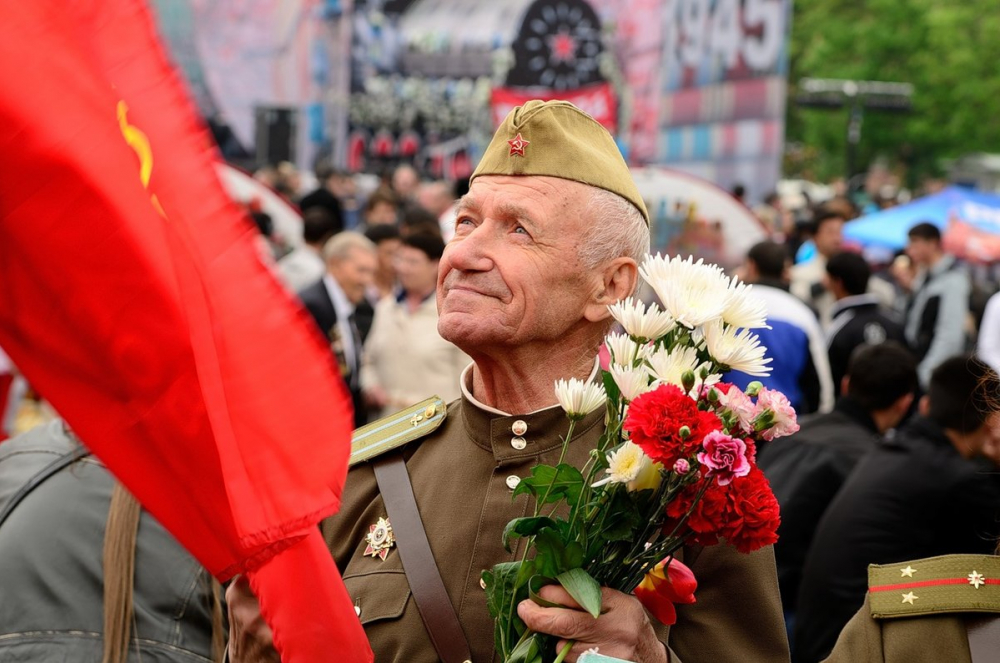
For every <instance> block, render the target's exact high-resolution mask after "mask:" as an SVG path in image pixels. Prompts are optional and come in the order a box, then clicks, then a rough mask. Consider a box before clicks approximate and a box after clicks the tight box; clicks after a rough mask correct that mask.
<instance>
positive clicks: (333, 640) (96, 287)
mask: <svg viewBox="0 0 1000 663" xmlns="http://www.w3.org/2000/svg"><path fill="white" fill-rule="evenodd" d="M0 90H2V93H0V94H2V96H0V154H2V155H3V156H2V158H0V346H2V347H3V348H4V349H5V350H6V351H7V352H8V354H10V356H11V358H12V359H13V361H14V363H15V364H16V365H17V366H18V367H19V368H20V369H21V370H22V371H23V372H24V373H25V375H26V376H27V377H28V378H29V380H30V381H31V382H32V383H33V385H34V386H36V387H37V388H38V389H39V390H40V391H41V393H42V394H44V395H45V396H46V398H48V399H49V400H50V401H51V402H52V403H53V405H54V406H55V407H56V409H57V410H58V411H59V412H60V414H61V415H62V416H64V417H65V418H66V420H67V421H68V422H69V424H70V425H71V426H72V427H73V428H74V430H75V431H76V432H77V433H78V435H79V436H80V437H81V439H82V440H84V442H85V443H86V444H87V446H88V447H90V448H91V449H92V450H93V451H94V452H95V453H96V454H97V455H98V456H99V457H100V458H101V459H102V460H104V462H105V463H106V464H107V465H108V467H109V468H110V469H111V470H112V471H113V472H114V473H115V474H116V475H117V476H118V478H119V479H120V480H122V482H123V483H125V485H126V486H127V487H128V488H129V490H131V491H132V492H133V493H134V494H135V495H136V497H138V498H139V500H140V501H141V502H142V503H143V504H144V505H145V506H146V507H147V508H148V509H149V510H150V511H151V512H152V513H153V514H154V515H155V516H156V517H157V518H158V519H159V520H160V521H161V522H162V523H163V524H164V526H166V527H167V528H168V529H169V530H170V531H171V532H172V533H173V534H174V535H175V536H176V537H177V538H178V540H180V541H181V543H183V544H184V545H185V546H186V547H187V548H188V549H189V550H190V551H191V552H192V553H193V554H194V555H195V556H196V557H197V558H198V559H199V560H200V561H201V562H202V563H203V564H204V565H205V566H206V567H207V568H208V569H209V570H210V571H211V572H212V573H213V574H215V575H216V576H218V577H220V578H226V577H228V576H231V575H232V574H234V573H237V572H241V571H250V572H252V573H254V574H255V575H256V576H257V578H256V580H257V582H256V587H257V588H258V590H259V591H260V593H261V596H260V598H261V603H262V606H263V611H264V614H265V616H266V617H267V618H268V619H269V623H271V625H272V627H273V628H274V629H275V640H276V642H278V643H279V644H281V645H282V646H283V651H282V654H283V656H284V660H285V661H293V663H294V662H304V661H319V660H329V656H330V653H331V652H336V653H337V654H338V660H345V661H355V660H356V661H362V660H371V653H370V649H369V648H368V645H367V641H366V640H365V638H364V634H363V631H362V629H361V627H360V624H359V623H358V620H357V618H356V616H355V614H354V610H353V607H352V606H351V604H350V601H349V598H348V597H347V593H346V590H344V588H343V586H342V583H341V581H340V579H339V576H338V575H337V574H336V569H335V567H334V566H333V564H332V562H331V561H330V560H329V555H328V554H326V556H325V558H324V556H323V554H321V552H322V553H325V549H323V548H322V542H321V540H320V539H319V534H318V530H317V528H316V523H317V522H318V520H319V519H320V518H321V517H323V516H326V515H328V514H330V513H332V512H333V511H335V510H336V508H337V506H338V504H339V496H340V493H341V490H342V488H343V481H344V477H345V475H346V463H347V456H348V453H349V447H350V444H349V443H350V423H349V422H350V421H351V415H350V404H349V399H348V396H347V393H346V390H345V388H344V386H343V384H342V382H341V381H340V380H339V378H338V377H337V375H336V369H335V366H334V365H333V363H332V359H331V356H330V353H329V351H328V349H327V348H326V347H325V344H324V342H323V340H322V338H321V337H320V335H319V334H318V333H317V332H316V331H315V329H314V328H313V323H312V321H311V319H309V318H308V315H307V314H306V313H305V311H304V310H303V309H302V308H301V307H300V306H298V305H297V303H296V302H294V301H293V300H292V298H291V297H290V296H289V295H288V294H287V293H286V292H285V291H284V290H283V288H282V287H281V285H280V284H279V283H278V282H277V281H276V280H275V279H274V278H273V276H272V275H271V273H270V270H269V269H268V267H267V266H266V265H265V264H264V262H263V259H262V257H261V254H260V252H259V250H258V245H257V243H256V242H257V237H256V230H255V229H254V228H253V227H252V225H251V224H250V223H249V222H248V221H247V220H246V219H245V218H244V217H243V216H242V215H241V214H240V213H239V212H238V211H237V209H236V208H235V206H234V205H233V204H232V203H231V202H230V201H229V200H228V199H227V198H226V196H225V194H224V192H223V190H222V188H221V186H220V184H219V183H218V180H217V179H216V175H215V172H214V169H213V165H212V164H213V159H214V158H215V152H214V149H213V148H212V146H211V141H210V138H209V136H208V134H207V132H206V131H205V129H204V127H203V125H202V124H201V123H200V121H199V120H198V119H197V117H196V115H195V112H194V110H193V108H192V105H191V104H190V102H189V100H188V97H187V95H186V93H185V91H184V88H183V85H182V84H181V83H180V81H179V79H178V77H177V75H176V74H175V73H174V71H173V70H172V69H171V68H170V67H169V65H168V63H167V61H166V58H165V56H164V53H163V51H162V49H161V47H160V46H159V44H158V42H157V39H156V34H155V29H154V26H153V22H152V20H151V17H150V15H149V12H148V9H147V8H146V7H145V5H144V3H142V2H140V1H139V0H104V1H100V0H91V1H89V2H88V1H87V0H84V1H82V2H73V3H63V2H56V1H55V0H31V2H13V3H4V5H3V7H2V9H0ZM282 551H286V553H287V554H286V553H282ZM276 555H277V556H278V558H277V559H276V558H275V556H276ZM289 560H294V564H293V563H291V562H290V561H289ZM269 564H273V565H272V566H268V565H269ZM291 566H294V567H295V568H296V572H297V577H295V578H294V582H290V581H289V580H290V579H289V578H288V576H287V573H288V572H289V568H290V567H291ZM313 571H314V573H313ZM308 578H311V579H312V580H311V584H310V583H309V582H305V581H306V580H307V579H308ZM253 581H254V579H253V578H252V582H253ZM318 587H319V588H322V589H321V590H319V591H317V588H318ZM316 594H318V595H320V596H322V597H324V600H322V601H318V602H317V603H316V609H315V610H314V611H313V612H312V613H311V614H310V615H309V616H308V619H306V618H305V616H304V615H302V614H295V611H301V610H302V609H303V608H304V607H307V606H309V605H310V603H309V600H310V597H311V596H313V595H316ZM305 622H308V627H306V626H303V627H299V626H298V625H299V624H300V623H305Z"/></svg>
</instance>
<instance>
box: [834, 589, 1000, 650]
mask: <svg viewBox="0 0 1000 663" xmlns="http://www.w3.org/2000/svg"><path fill="white" fill-rule="evenodd" d="M984 619H989V620H993V621H995V622H1000V616H998V615H985V616H984V615H982V614H978V613H957V614H941V615H924V616H921V617H914V618H911V619H892V620H881V619H876V618H875V617H873V616H872V613H871V608H870V607H869V603H868V598H867V597H866V598H865V604H864V606H862V608H861V610H859V611H858V613H857V614H855V615H854V617H853V618H852V619H851V621H849V622H848V623H847V626H845V627H844V630H843V631H841V633H840V638H839V639H838V640H837V646H836V647H834V648H833V652H831V653H830V656H829V658H827V659H826V661H825V662H824V663H974V662H973V660H972V655H971V654H970V652H969V636H968V625H969V623H970V622H972V621H980V620H984ZM991 626H992V627H994V628H995V627H996V626H997V625H996V624H993V625H991ZM997 656H998V657H1000V651H998V652H997ZM991 660H997V659H996V658H994V659H991ZM975 663H978V662H975Z"/></svg>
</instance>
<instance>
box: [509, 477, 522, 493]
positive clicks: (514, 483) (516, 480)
mask: <svg viewBox="0 0 1000 663" xmlns="http://www.w3.org/2000/svg"><path fill="white" fill-rule="evenodd" d="M519 483H521V477H519V476H517V475H514V474H511V475H510V476H509V477H507V487H508V488H510V489H511V490H514V489H515V488H517V484H519Z"/></svg>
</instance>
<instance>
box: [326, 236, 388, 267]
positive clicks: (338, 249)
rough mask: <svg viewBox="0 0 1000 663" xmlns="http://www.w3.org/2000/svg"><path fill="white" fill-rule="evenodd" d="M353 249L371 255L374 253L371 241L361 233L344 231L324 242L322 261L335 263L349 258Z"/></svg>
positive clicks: (373, 245)
mask: <svg viewBox="0 0 1000 663" xmlns="http://www.w3.org/2000/svg"><path fill="white" fill-rule="evenodd" d="M354 249H361V250H362V251H368V252H369V253H372V254H374V253H375V252H376V249H375V243H374V242H373V241H371V240H370V239H368V238H367V237H365V236H364V235H362V234H361V233H358V232H354V231H351V230H345V231H344V232H339V233H337V234H336V235H334V236H333V237H331V238H330V239H328V240H327V241H326V244H324V245H323V259H324V260H326V261H327V262H331V261H333V262H337V261H340V260H343V259H344V258H346V257H347V256H349V255H350V254H351V251H353V250H354Z"/></svg>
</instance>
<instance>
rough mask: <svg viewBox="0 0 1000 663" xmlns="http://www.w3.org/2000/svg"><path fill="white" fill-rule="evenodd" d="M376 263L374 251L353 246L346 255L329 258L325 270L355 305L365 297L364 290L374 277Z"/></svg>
mask: <svg viewBox="0 0 1000 663" xmlns="http://www.w3.org/2000/svg"><path fill="white" fill-rule="evenodd" d="M377 264H378V260H377V259H376V257H375V253H373V252H372V251H365V250H364V249H360V248H353V249H351V250H350V252H349V253H348V254H347V256H346V257H344V258H341V259H340V260H331V261H330V262H329V263H328V264H327V270H328V271H329V272H330V274H331V275H332V276H333V278H334V279H336V281H337V283H338V284H339V285H340V289H341V290H343V291H344V294H345V295H346V296H347V299H348V300H350V302H351V303H352V304H354V305H357V304H360V303H361V300H363V299H364V298H365V290H366V289H367V288H368V286H369V285H371V284H372V282H373V280H374V279H375V267H376V265H377Z"/></svg>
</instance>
